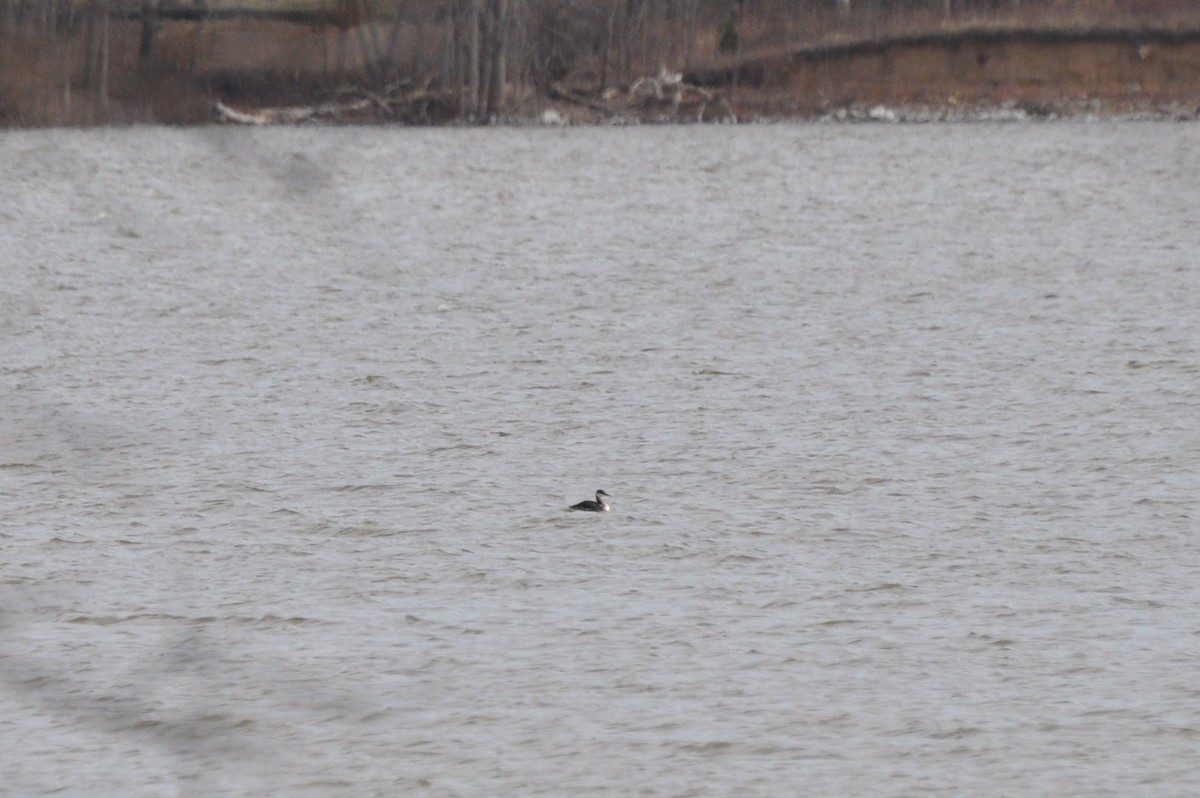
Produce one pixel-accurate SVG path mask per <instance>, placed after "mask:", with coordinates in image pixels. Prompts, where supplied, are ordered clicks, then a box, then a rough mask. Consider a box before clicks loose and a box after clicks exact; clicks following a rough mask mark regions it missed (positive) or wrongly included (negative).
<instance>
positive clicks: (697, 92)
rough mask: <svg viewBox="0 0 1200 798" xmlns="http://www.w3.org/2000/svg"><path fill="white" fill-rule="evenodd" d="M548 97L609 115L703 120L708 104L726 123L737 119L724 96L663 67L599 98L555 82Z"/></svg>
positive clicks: (607, 91)
mask: <svg viewBox="0 0 1200 798" xmlns="http://www.w3.org/2000/svg"><path fill="white" fill-rule="evenodd" d="M550 98H551V99H555V100H565V101H566V102H570V103H573V104H575V105H582V106H583V107H585V108H588V109H590V110H592V111H596V112H598V113H601V114H603V115H604V116H606V117H609V118H615V117H637V118H644V119H647V120H649V121H655V122H662V121H670V120H674V121H696V122H703V121H705V115H706V114H707V112H708V110H709V106H716V107H717V108H718V109H719V117H718V118H720V119H721V120H723V121H727V122H736V121H737V115H736V114H735V113H734V112H733V107H732V106H731V105H730V104H729V101H728V100H726V99H725V98H724V97H723V96H721V95H719V94H717V93H716V92H714V91H710V90H709V89H705V88H703V87H701V86H696V85H693V84H691V83H688V82H686V81H685V80H684V79H683V75H682V74H681V73H679V72H669V71H667V70H665V69H664V70H662V71H661V72H659V74H658V75H657V76H656V77H652V78H638V79H637V80H635V81H634V82H633V83H632V84H631V85H630V87H629V89H628V90H626V91H624V92H622V91H620V90H617V89H608V90H606V91H605V92H604V93H603V94H602V95H601V96H600V97H599V98H596V97H592V96H589V95H587V94H584V93H582V92H580V91H572V90H571V89H567V88H566V87H564V86H561V85H559V84H554V85H553V86H551V87H550Z"/></svg>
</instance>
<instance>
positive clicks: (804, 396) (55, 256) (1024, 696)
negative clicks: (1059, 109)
mask: <svg viewBox="0 0 1200 798" xmlns="http://www.w3.org/2000/svg"><path fill="white" fill-rule="evenodd" d="M0 156H2V158H3V162H4V164H5V167H4V172H5V174H4V177H3V179H2V180H0V264H2V272H0V274H2V276H3V281H2V283H0V341H2V342H3V344H2V348H0V397H2V405H0V406H2V407H3V411H4V412H3V416H2V417H0V418H2V421H0V611H2V615H0V740H2V741H3V742H2V745H3V750H4V754H3V756H0V792H2V793H4V794H6V795H14V796H34V795H50V794H54V795H59V796H62V795H68V796H77V795H78V796H85V795H86V796H95V795H122V796H162V795H189V796H190V795H195V796H235V795H236V796H261V795H288V796H333V795H337V796H342V795H345V796H396V795H431V796H500V795H506V796H534V795H544V796H566V795H646V796H689V795H691V796H723V795H739V796H740V795H764V796H766V795H770V796H785V795H831V796H849V795H895V796H900V795H948V796H962V795H976V796H1013V795H1021V796H1029V795H1053V796H1063V795H1081V796H1083V795H1086V796H1102V795H1112V796H1130V795H1148V796H1150V795H1152V796H1170V795H1180V796H1182V795H1190V794H1195V789H1196V787H1195V776H1194V774H1195V772H1196V770H1197V767H1198V766H1200V755H1198V753H1197V751H1198V746H1200V686H1198V685H1197V679H1196V674H1197V672H1198V670H1197V668H1198V666H1200V542H1198V540H1197V533H1198V532H1200V521H1198V517H1200V398H1198V396H1197V385H1198V382H1200V321H1198V314H1197V307H1198V298H1200V267H1198V265H1197V264H1198V263H1200V261H1198V256H1197V253H1198V252H1200V212H1198V211H1197V208H1200V128H1198V127H1196V126H1194V125H1188V124H1146V123H1141V124H1134V123H1094V124H1082V123H1063V124H1053V125H1032V124H1031V125H985V124H978V125H960V126H956V125H945V126H819V125H795V126H793V125H780V126H762V127H737V128H734V127H718V128H713V127H707V128H701V127H694V128H692V127H688V128H677V127H670V128H653V129H649V128H645V129H568V130H394V129H386V128H364V129H280V130H244V129H237V130H232V129H212V130H203V131H179V130H168V129H155V128H134V129H126V130H110V131H88V132H81V131H36V132H18V133H11V132H10V133H5V134H3V135H0ZM596 488H604V489H605V490H606V491H608V492H609V493H610V494H612V497H613V498H612V503H613V505H614V509H613V512H611V513H606V514H585V513H568V512H565V509H564V508H566V506H567V505H569V504H572V503H574V502H577V501H579V500H581V499H584V498H590V497H591V494H592V493H593V492H594V491H595V489H596Z"/></svg>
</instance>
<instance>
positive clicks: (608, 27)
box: [600, 0, 623, 91]
mask: <svg viewBox="0 0 1200 798" xmlns="http://www.w3.org/2000/svg"><path fill="white" fill-rule="evenodd" d="M611 2H612V5H611V6H610V7H609V9H608V22H607V23H606V24H605V27H604V55H603V57H602V59H601V61H600V91H604V90H605V89H607V88H608V86H609V83H611V82H612V74H611V68H610V65H609V61H610V59H611V58H612V51H613V41H614V31H615V30H616V27H617V9H619V8H620V7H621V3H622V2H623V0H611Z"/></svg>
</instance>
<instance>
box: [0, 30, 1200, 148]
mask: <svg viewBox="0 0 1200 798" xmlns="http://www.w3.org/2000/svg"><path fill="white" fill-rule="evenodd" d="M401 34H402V35H403V36H405V37H408V38H406V39H405V38H402V39H400V40H398V41H399V48H400V51H402V52H406V53H414V55H413V56H412V60H413V63H414V64H416V63H417V57H416V55H415V54H417V53H420V52H421V51H422V48H424V49H426V50H430V52H429V53H425V54H424V57H425V59H426V61H428V62H431V63H432V62H436V61H437V54H436V47H435V45H436V42H433V43H432V44H431V42H432V41H433V40H432V38H431V37H430V36H429V35H428V32H423V31H422V30H420V29H413V30H411V31H407V30H405V31H401ZM138 35H139V31H138V27H137V25H136V24H135V23H132V22H130V23H126V24H114V25H113V29H112V31H111V40H112V44H111V47H112V52H113V53H114V56H113V58H112V59H111V64H110V66H109V69H108V71H107V74H106V76H105V80H106V86H107V91H106V95H105V96H104V97H103V100H102V101H101V99H100V98H98V96H97V91H96V89H95V75H94V74H92V75H91V76H89V75H88V70H87V64H88V63H89V55H88V50H87V48H86V46H85V43H84V41H83V40H82V38H75V39H72V40H64V41H60V42H57V43H55V45H54V46H53V47H50V46H46V44H45V43H44V42H26V43H22V42H20V41H15V42H14V41H12V40H10V41H7V42H0V126H39V125H79V124H112V123H118V124H119V123H128V122H157V123H166V124H199V123H205V122H209V121H213V120H221V121H248V120H249V121H254V120H255V119H257V120H258V121H262V122H266V123H270V122H289V121H290V122H296V121H322V122H400V123H408V124H438V123H450V122H455V121H460V120H461V118H462V117H461V113H462V109H463V107H464V106H463V103H462V101H461V96H458V95H456V94H455V91H454V90H452V89H451V90H446V89H439V88H438V86H439V84H438V81H436V80H434V79H433V77H432V74H431V73H428V72H422V71H421V70H419V69H413V70H412V72H413V77H407V78H406V77H403V76H401V78H400V79H398V80H389V81H388V82H387V83H386V85H378V84H377V85H374V86H368V85H367V82H366V81H356V79H355V77H354V76H355V75H357V76H359V77H360V78H361V77H362V76H363V75H364V74H366V72H368V71H369V64H367V62H366V59H365V57H364V52H367V50H366V49H365V48H363V47H362V46H360V45H361V43H362V42H365V41H368V40H369V39H370V37H369V36H367V35H365V34H364V32H363V31H362V30H355V29H343V30H337V29H329V28H315V27H313V26H297V25H280V24H278V23H264V22H261V21H258V22H256V21H251V22H246V21H244V20H243V21H230V22H228V23H219V24H214V23H211V22H210V23H208V24H204V25H198V24H195V23H187V22H173V23H169V24H166V23H165V24H163V26H162V28H161V29H160V31H159V33H158V37H159V38H158V44H157V45H156V47H157V49H156V51H155V56H154V57H153V58H151V59H148V60H141V59H139V58H138V57H137V55H136V54H137V49H138V48H137V42H138ZM713 49H714V53H715V48H713ZM693 63H694V65H693V66H692V67H691V68H688V69H684V70H680V71H673V70H670V69H664V70H662V71H661V72H660V73H658V74H647V75H645V76H644V77H642V78H634V79H632V80H629V81H628V82H622V83H619V84H616V85H609V86H607V87H605V88H603V89H601V88H599V84H600V80H599V79H598V77H597V74H598V73H597V72H596V70H595V69H594V68H592V69H590V70H589V69H588V68H586V67H585V68H583V69H581V70H579V71H576V72H574V73H570V74H566V75H564V76H563V77H562V78H561V79H560V80H558V81H556V82H554V83H553V84H551V85H549V86H546V87H544V88H542V89H538V88H535V87H534V86H532V85H528V84H520V83H518V82H516V80H515V79H514V80H511V81H510V82H509V84H508V87H507V92H506V97H505V102H504V107H505V111H504V115H505V117H506V118H507V119H508V120H511V121H525V120H532V121H538V120H541V121H545V122H554V123H568V124H571V123H596V122H605V121H614V120H624V121H643V122H672V121H691V122H695V121H733V120H737V121H746V120H754V119H786V118H814V117H832V118H849V119H856V118H863V119H922V120H935V119H970V118H991V117H992V116H993V115H995V114H1001V115H1008V116H1055V115H1071V114H1080V113H1089V114H1135V115H1146V116H1157V117H1165V118H1196V117H1197V115H1198V114H1200V25H1194V26H1190V25H1189V26H1176V27H1173V28H1162V29H1153V28H1147V27H1145V26H1130V27H1112V28H1102V27H1086V28H1084V27H1080V28H1070V27H1058V28H1055V27H1053V26H1050V27H1047V26H1028V27H1020V26H1004V25H992V26H987V25H978V26H973V27H972V26H964V27H960V28H958V29H945V28H940V29H939V30H937V31H936V32H927V33H922V32H920V31H916V32H913V31H909V32H903V33H895V34H891V35H883V36H873V37H866V36H858V37H854V36H843V37H841V38H831V39H827V40H824V41H819V42H816V43H811V44H806V45H802V46H796V47H791V48H783V47H773V48H766V49H757V50H754V51H750V52H746V53H745V54H744V55H743V56H741V57H738V58H734V57H721V56H719V55H712V56H709V57H707V58H698V59H695V60H694V62H693ZM271 106H275V107H280V106H288V107H289V112H288V113H282V114H275V115H272V114H266V115H262V116H258V117H255V116H254V112H255V111H256V110H258V109H261V108H264V107H271ZM221 108H225V109H232V110H233V111H234V115H230V114H228V113H224V112H222V111H220V110H219V109H221ZM293 109H294V110H295V113H292V112H291V111H292V110H293ZM243 112H245V113H248V114H250V115H249V116H238V115H239V114H243Z"/></svg>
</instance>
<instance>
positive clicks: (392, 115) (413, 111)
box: [213, 83, 454, 125]
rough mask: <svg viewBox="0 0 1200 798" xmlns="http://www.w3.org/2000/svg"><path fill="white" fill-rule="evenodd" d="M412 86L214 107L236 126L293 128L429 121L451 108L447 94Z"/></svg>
mask: <svg viewBox="0 0 1200 798" xmlns="http://www.w3.org/2000/svg"><path fill="white" fill-rule="evenodd" d="M408 86H409V84H407V83H405V84H393V85H391V86H388V87H386V88H384V89H383V90H381V91H378V92H376V91H370V90H367V89H364V88H343V89H340V90H338V92H337V93H336V95H335V98H334V99H332V100H329V101H327V102H323V103H317V104H314V105H296V106H286V107H268V108H254V109H238V108H233V107H232V106H229V105H227V104H225V103H223V102H221V101H220V100H217V101H216V103H214V105H213V112H214V113H215V115H216V118H217V121H218V122H225V123H230V124H235V125H294V124H298V123H301V122H319V121H325V122H333V123H337V122H346V121H361V120H363V119H370V118H374V119H386V120H403V121H408V122H427V121H429V120H430V118H431V117H436V118H441V117H442V116H444V113H443V111H444V110H445V109H447V108H452V107H453V106H454V103H453V102H452V98H451V97H448V96H447V95H446V93H445V92H438V91H431V90H430V89H429V87H428V85H425V86H422V87H420V88H416V89H411V90H410V89H409V88H408Z"/></svg>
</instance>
